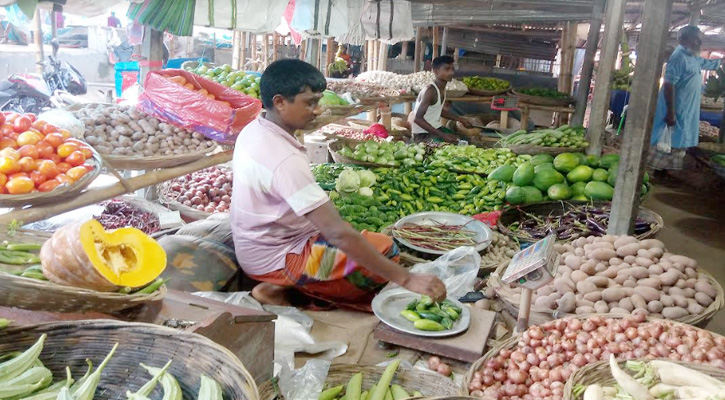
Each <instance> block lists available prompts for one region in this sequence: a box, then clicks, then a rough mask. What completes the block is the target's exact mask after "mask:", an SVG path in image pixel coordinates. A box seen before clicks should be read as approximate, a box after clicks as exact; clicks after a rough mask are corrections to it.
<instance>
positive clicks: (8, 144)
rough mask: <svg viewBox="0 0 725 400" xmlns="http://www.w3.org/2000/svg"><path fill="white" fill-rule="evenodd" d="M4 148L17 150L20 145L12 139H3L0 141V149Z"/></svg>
mask: <svg viewBox="0 0 725 400" xmlns="http://www.w3.org/2000/svg"><path fill="white" fill-rule="evenodd" d="M4 148H11V149H17V148H18V144H17V143H16V142H15V141H14V140H13V139H10V138H2V139H0V149H4Z"/></svg>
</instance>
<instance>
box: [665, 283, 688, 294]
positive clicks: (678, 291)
mask: <svg viewBox="0 0 725 400" xmlns="http://www.w3.org/2000/svg"><path fill="white" fill-rule="evenodd" d="M683 282H684V281H683ZM667 294H669V295H670V296H672V295H678V296H684V295H685V293H684V292H683V291H682V289H681V288H679V287H677V286H673V287H671V288H670V291H669V292H668V293H667Z"/></svg>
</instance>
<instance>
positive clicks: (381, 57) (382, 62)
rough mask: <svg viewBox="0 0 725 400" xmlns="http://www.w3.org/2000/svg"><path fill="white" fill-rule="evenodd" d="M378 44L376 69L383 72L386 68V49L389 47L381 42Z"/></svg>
mask: <svg viewBox="0 0 725 400" xmlns="http://www.w3.org/2000/svg"><path fill="white" fill-rule="evenodd" d="M378 43H379V44H380V51H379V53H378V69H379V70H380V71H385V70H386V69H387V68H388V49H389V48H390V45H389V44H385V43H383V42H378Z"/></svg>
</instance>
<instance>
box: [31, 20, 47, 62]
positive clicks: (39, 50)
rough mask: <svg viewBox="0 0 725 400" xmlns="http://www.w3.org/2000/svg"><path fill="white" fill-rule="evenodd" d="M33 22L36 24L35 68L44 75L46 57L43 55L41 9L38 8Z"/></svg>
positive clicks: (34, 36) (34, 34)
mask: <svg viewBox="0 0 725 400" xmlns="http://www.w3.org/2000/svg"><path fill="white" fill-rule="evenodd" d="M33 22H34V23H35V32H33V39H34V41H35V62H36V63H37V64H36V65H35V67H36V68H37V69H38V73H39V74H41V75H42V74H43V72H44V70H45V68H44V67H43V62H44V60H45V55H44V54H43V25H42V21H41V20H40V8H37V7H36V9H35V18H33Z"/></svg>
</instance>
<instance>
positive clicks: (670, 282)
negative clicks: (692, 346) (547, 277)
mask: <svg viewBox="0 0 725 400" xmlns="http://www.w3.org/2000/svg"><path fill="white" fill-rule="evenodd" d="M556 247H557V250H558V251H559V253H560V254H561V260H560V263H559V267H558V270H557V272H556V278H555V279H554V281H553V282H552V283H551V284H550V285H547V286H544V287H542V288H540V289H538V290H536V291H535V292H534V294H533V296H532V302H533V304H534V306H535V307H537V308H538V309H540V310H551V311H554V310H556V311H558V312H560V313H567V314H568V313H574V314H587V313H594V312H596V313H600V314H603V313H609V312H611V313H623V314H629V313H641V314H643V315H650V316H654V317H659V318H663V317H664V318H667V319H674V320H679V319H690V318H694V317H697V316H702V315H703V313H705V312H706V310H707V309H708V307H710V305H712V304H713V303H714V302H716V301H717V302H722V299H721V298H720V299H718V297H721V296H722V295H721V294H720V295H719V291H718V289H720V288H719V287H716V286H715V285H717V284H716V283H715V282H714V281H713V280H712V278H711V277H710V276H709V275H707V274H706V273H704V272H703V271H702V270H700V269H699V268H698V265H697V261H695V260H693V259H691V258H689V257H685V256H681V255H676V254H672V253H670V252H668V251H667V250H666V249H665V246H664V244H663V243H662V242H661V241H659V240H656V239H645V240H637V239H636V238H634V237H632V236H610V235H606V236H602V237H595V236H589V237H581V238H579V239H576V240H574V241H573V242H571V243H565V244H557V245H556ZM519 291H520V289H516V288H513V289H511V293H518V292H519ZM720 292H721V289H720ZM516 297H517V296H516V295H514V296H513V297H508V300H509V301H511V302H513V303H515V304H518V303H517V300H516ZM716 304H717V303H716ZM720 306H722V304H720Z"/></svg>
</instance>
